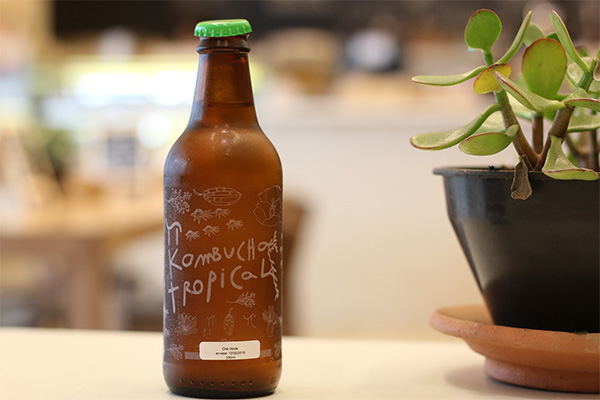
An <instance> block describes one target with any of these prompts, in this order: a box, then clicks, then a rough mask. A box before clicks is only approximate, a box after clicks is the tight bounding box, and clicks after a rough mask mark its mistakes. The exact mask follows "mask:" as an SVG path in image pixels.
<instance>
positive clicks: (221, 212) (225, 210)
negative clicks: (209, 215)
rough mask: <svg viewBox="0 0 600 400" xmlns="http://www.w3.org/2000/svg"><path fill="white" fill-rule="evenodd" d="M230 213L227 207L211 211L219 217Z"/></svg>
mask: <svg viewBox="0 0 600 400" xmlns="http://www.w3.org/2000/svg"><path fill="white" fill-rule="evenodd" d="M229 213H230V211H229V209H228V208H220V207H219V208H217V209H216V210H214V211H213V215H214V216H215V217H217V218H219V219H221V218H222V217H223V218H224V217H226V216H228V215H229Z"/></svg>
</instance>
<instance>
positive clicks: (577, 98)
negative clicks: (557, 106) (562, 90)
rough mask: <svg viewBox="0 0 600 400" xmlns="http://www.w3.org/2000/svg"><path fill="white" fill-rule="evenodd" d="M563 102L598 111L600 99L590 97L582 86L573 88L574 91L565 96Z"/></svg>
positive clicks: (599, 109)
mask: <svg viewBox="0 0 600 400" xmlns="http://www.w3.org/2000/svg"><path fill="white" fill-rule="evenodd" d="M563 102H564V103H565V104H568V105H571V106H575V107H583V108H589V109H590V110H594V111H600V100H598V99H594V98H592V97H591V96H590V94H589V93H588V92H587V91H585V90H584V89H582V88H577V89H575V91H574V92H573V93H571V94H570V95H569V96H567V98H566V99H564V100H563Z"/></svg>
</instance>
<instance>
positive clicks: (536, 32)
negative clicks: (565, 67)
mask: <svg viewBox="0 0 600 400" xmlns="http://www.w3.org/2000/svg"><path fill="white" fill-rule="evenodd" d="M543 37H544V32H543V31H542V28H540V27H539V26H537V25H536V24H534V23H531V24H529V27H527V31H526V32H525V37H524V38H523V43H525V46H528V47H529V46H531V44H532V43H533V42H535V41H536V40H538V39H541V38H543Z"/></svg>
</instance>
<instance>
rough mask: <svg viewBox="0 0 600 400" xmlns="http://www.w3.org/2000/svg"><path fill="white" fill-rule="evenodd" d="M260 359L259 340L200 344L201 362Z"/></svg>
mask: <svg viewBox="0 0 600 400" xmlns="http://www.w3.org/2000/svg"><path fill="white" fill-rule="evenodd" d="M258 357H260V342H259V341H258V340H246V341H243V342H202V343H200V359H201V360H248V359H252V358H258Z"/></svg>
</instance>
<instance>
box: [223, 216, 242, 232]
mask: <svg viewBox="0 0 600 400" xmlns="http://www.w3.org/2000/svg"><path fill="white" fill-rule="evenodd" d="M225 225H226V226H227V229H231V230H232V231H234V230H236V229H240V228H241V227H242V226H244V222H243V221H242V220H241V219H238V220H235V219H230V220H229V222H227V223H226V224H225Z"/></svg>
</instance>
